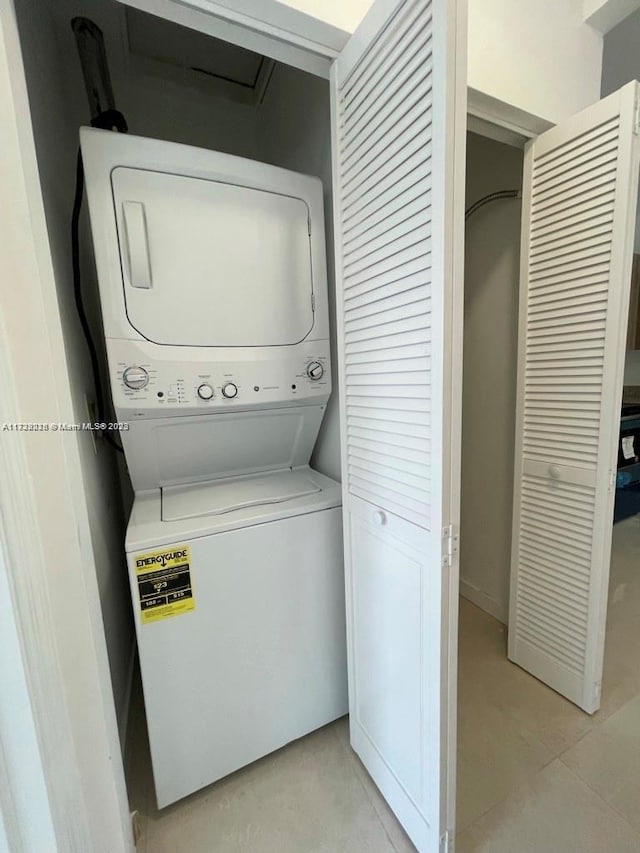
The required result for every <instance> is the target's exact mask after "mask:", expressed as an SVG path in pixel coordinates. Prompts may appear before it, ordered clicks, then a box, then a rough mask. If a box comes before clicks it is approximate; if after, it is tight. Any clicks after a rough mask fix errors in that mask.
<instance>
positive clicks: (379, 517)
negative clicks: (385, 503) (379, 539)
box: [371, 509, 387, 527]
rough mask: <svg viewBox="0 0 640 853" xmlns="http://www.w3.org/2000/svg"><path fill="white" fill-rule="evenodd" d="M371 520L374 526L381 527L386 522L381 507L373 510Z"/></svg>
mask: <svg viewBox="0 0 640 853" xmlns="http://www.w3.org/2000/svg"><path fill="white" fill-rule="evenodd" d="M371 521H373V523H374V524H375V525H376V527H382V526H383V525H385V524H386V523H387V516H386V513H384V512H383V511H382V510H381V509H377V510H375V512H373V513H371Z"/></svg>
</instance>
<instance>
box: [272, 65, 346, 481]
mask: <svg viewBox="0 0 640 853" xmlns="http://www.w3.org/2000/svg"><path fill="white" fill-rule="evenodd" d="M330 143H331V140H330V114H329V84H328V83H327V81H326V80H321V79H320V78H319V77H314V76H313V75H311V74H306V73H305V72H303V71H298V70H296V69H293V68H288V67H286V66H282V65H278V66H276V70H275V71H274V74H273V77H272V79H271V82H270V84H269V88H268V90H267V93H266V97H265V100H264V103H263V105H262V108H261V110H260V113H259V124H258V150H257V153H258V157H259V159H260V160H264V161H265V162H267V163H273V164H274V165H277V166H283V167H284V168H286V169H293V170H294V171H297V172H304V173H305V174H307V175H315V176H316V177H318V178H321V180H322V183H323V185H324V202H325V204H324V211H325V228H326V232H327V272H328V279H329V319H330V324H331V358H332V364H331V367H332V382H333V393H332V396H331V399H330V400H329V405H328V408H327V413H326V415H325V419H324V422H323V425H322V429H321V431H320V435H319V436H318V441H317V443H316V448H315V452H314V454H313V457H312V460H311V463H312V465H313V466H314V468H317V469H318V470H319V471H321V472H322V473H323V474H326V475H327V476H329V477H333V478H334V479H336V480H340V422H339V403H338V379H337V353H336V334H335V276H334V262H333V214H332V195H331V144H330Z"/></svg>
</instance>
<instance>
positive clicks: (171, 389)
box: [107, 340, 331, 419]
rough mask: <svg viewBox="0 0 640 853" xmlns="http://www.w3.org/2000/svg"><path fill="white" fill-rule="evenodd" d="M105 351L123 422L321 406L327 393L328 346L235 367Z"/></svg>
mask: <svg viewBox="0 0 640 853" xmlns="http://www.w3.org/2000/svg"><path fill="white" fill-rule="evenodd" d="M107 347H108V351H109V365H110V374H111V375H110V380H111V390H112V395H113V400H114V404H115V407H116V410H117V412H119V413H120V416H121V417H122V418H126V419H129V418H153V417H167V416H171V415H177V414H190V415H192V414H199V413H201V412H202V413H204V412H205V411H213V412H215V411H222V410H224V409H229V408H232V409H240V408H242V409H249V408H251V409H253V408H261V407H268V406H274V405H287V404H296V403H305V402H314V403H322V402H326V400H327V399H328V397H329V395H330V393H331V370H330V361H329V345H328V342H327V341H316V342H310V343H309V344H308V345H306V346H305V348H304V351H303V352H301V348H300V347H299V346H298V347H296V349H295V352H294V353H287V352H286V351H283V353H282V355H281V356H280V357H274V356H273V355H272V354H270V355H269V357H267V358H260V357H258V356H257V357H256V358H255V359H253V360H251V359H250V360H244V361H237V362H236V361H230V360H218V361H211V362H202V361H196V360H195V359H193V360H189V359H188V358H185V360H182V361H178V360H176V361H168V360H166V359H159V358H154V357H153V354H150V353H149V351H148V349H149V348H146V347H145V346H141V345H140V344H138V343H137V342H135V341H126V340H109V341H108V342H107ZM174 349H178V348H174ZM283 349H284V348H283ZM163 350H164V352H166V348H163ZM226 352H228V350H227V351H226ZM163 354H164V353H163Z"/></svg>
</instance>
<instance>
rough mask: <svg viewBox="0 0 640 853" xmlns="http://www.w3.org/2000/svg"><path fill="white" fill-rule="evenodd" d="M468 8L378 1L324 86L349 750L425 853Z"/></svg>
mask: <svg viewBox="0 0 640 853" xmlns="http://www.w3.org/2000/svg"><path fill="white" fill-rule="evenodd" d="M463 8H464V4H463V3H461V2H460V3H458V2H457V0H456V2H447V0H405V1H404V2H401V0H378V2H376V3H374V5H373V7H372V8H371V10H370V12H369V14H368V15H367V17H366V18H365V19H364V21H363V22H362V25H361V27H359V28H358V30H357V31H356V33H354V35H353V37H352V39H351V40H350V42H349V43H348V44H347V46H346V48H345V50H344V52H343V53H342V54H341V56H340V57H339V58H338V60H337V62H336V64H335V65H334V68H333V71H332V120H333V141H334V200H335V221H336V227H337V233H336V254H337V258H336V260H337V264H336V266H337V277H338V328H339V356H340V358H339V361H340V372H341V377H340V378H341V389H342V399H341V406H342V412H341V414H342V447H343V477H344V483H343V489H344V492H343V512H344V529H345V561H346V577H347V610H348V613H347V622H348V648H349V670H350V710H351V743H352V746H353V748H354V749H355V751H356V752H357V753H358V755H359V756H360V758H361V759H362V761H363V762H364V764H365V766H366V768H367V769H368V771H369V772H370V774H371V775H372V777H373V779H374V781H375V782H376V785H377V786H378V787H379V789H380V790H381V791H382V793H383V795H384V796H385V798H386V799H387V801H388V802H389V804H390V805H391V807H392V809H393V810H394V811H395V813H396V815H397V816H398V818H399V819H400V821H401V822H402V824H403V825H404V827H405V828H406V830H407V832H408V833H409V835H410V836H411V838H412V840H413V842H414V843H415V844H416V846H417V847H418V849H419V850H421V851H428V853H435V851H437V850H439V849H440V848H441V845H442V844H443V843H444V840H445V838H446V833H447V830H450V831H452V830H453V820H454V817H453V807H454V796H453V790H454V785H453V782H454V776H455V773H454V770H455V767H454V765H455V748H454V743H455V712H454V700H455V678H456V676H455V645H456V638H455V630H456V625H457V619H456V614H457V596H456V595H455V594H454V593H453V592H452V590H454V589H455V588H456V584H457V562H456V560H455V559H450V558H449V556H448V552H447V549H448V544H447V543H448V539H447V537H445V539H444V540H443V531H444V530H446V531H447V534H448V531H449V529H450V526H451V525H453V526H454V527H455V526H456V525H457V523H458V517H459V507H458V502H459V470H458V464H459V463H458V458H459V440H460V422H459V397H460V387H461V365H460V359H459V341H460V334H459V333H460V322H459V317H460V313H461V312H460V307H461V300H460V294H461V286H462V277H461V274H460V273H461V268H459V267H457V263H458V260H457V259H458V258H459V259H461V258H462V256H463V251H462V241H463V232H462V223H463V217H462V208H463V201H464V196H463V170H464V158H463V153H464V141H465V103H464V94H465V91H466V78H465V75H464V71H465V69H464V63H462V64H461V63H460V61H459V59H460V57H461V56H464V55H465V50H466V47H465V44H464V36H465V35H466V32H465V31H466V21H464V20H462V16H461V14H460V10H461V9H463ZM461 179H462V180H461ZM456 252H458V253H459V254H458V255H456Z"/></svg>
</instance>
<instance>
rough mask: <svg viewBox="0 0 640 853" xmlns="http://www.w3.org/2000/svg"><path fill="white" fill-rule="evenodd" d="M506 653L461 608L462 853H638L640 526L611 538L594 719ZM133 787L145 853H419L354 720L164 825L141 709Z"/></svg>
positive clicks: (231, 780) (132, 750) (482, 618)
mask: <svg viewBox="0 0 640 853" xmlns="http://www.w3.org/2000/svg"><path fill="white" fill-rule="evenodd" d="M505 648H506V631H505V628H504V626H503V625H501V624H500V623H499V622H497V621H496V620H495V619H493V618H491V617H490V616H488V615H487V614H485V613H484V612H483V611H481V610H479V609H478V608H476V607H475V606H474V605H472V604H470V603H469V602H467V601H465V600H462V601H461V609H460V679H459V684H460V689H459V726H458V741H459V754H458V759H459V760H458V839H457V850H458V853H560V851H561V853H605V852H606V853H639V851H640V516H636V517H635V518H631V519H628V520H627V521H625V522H622V523H621V524H618V525H616V526H615V528H614V548H613V560H612V575H611V584H610V597H609V620H608V626H607V647H606V655H605V677H604V686H603V703H602V709H601V710H600V711H599V712H598V714H596V715H595V716H594V717H589V716H587V715H586V714H583V713H582V712H581V711H579V710H578V709H577V708H575V707H574V706H573V705H572V704H571V703H569V702H567V701H565V700H564V699H562V698H561V697H560V696H558V695H557V694H556V693H554V692H553V691H552V690H550V689H549V688H547V687H545V686H544V685H543V684H541V683H540V682H538V681H536V679H534V678H532V677H531V676H529V675H527V673H525V672H523V671H522V670H520V669H519V668H518V667H516V666H513V665H512V664H510V663H509V662H508V661H507V659H506V654H505ZM127 777H128V782H129V792H130V800H131V806H132V808H135V809H138V811H139V814H140V829H141V838H140V842H139V845H138V850H139V851H140V853H365V851H367V853H393V851H401V852H402V853H404V851H412V850H413V849H414V848H413V846H412V845H411V843H410V842H409V840H408V839H407V836H406V835H405V833H404V832H403V830H402V828H401V827H400V826H399V825H398V823H397V821H396V820H395V818H394V817H393V815H392V814H391V812H390V811H389V808H388V807H387V805H386V803H385V802H384V800H383V799H382V798H381V797H380V795H379V793H378V791H377V789H376V788H375V786H374V785H373V783H372V782H371V780H370V779H369V777H368V775H367V774H366V772H365V771H364V769H363V767H362V765H361V764H360V762H359V760H358V759H357V758H356V756H355V755H354V754H353V752H352V751H351V750H350V748H349V742H348V723H347V720H346V718H345V719H342V720H339V721H338V722H337V723H334V724H333V725H330V726H327V727H326V728H324V729H321V730H320V731H318V732H315V733H314V734H312V735H310V736H309V737H307V738H304V739H303V740H301V741H298V742H296V743H294V744H291V745H289V746H287V747H285V748H284V749H282V750H280V751H279V752H277V753H275V754H273V755H271V756H268V757H267V758H264V759H263V760H261V761H258V762H256V763H255V764H253V765H251V766H250V767H248V768H245V769H243V770H240V771H239V772H238V773H235V774H233V775H232V776H230V777H228V778H227V779H224V780H222V781H221V782H219V783H217V784H215V785H212V786H210V787H209V788H206V789H205V790H203V791H200V792H198V793H197V794H194V795H193V796H191V797H189V798H187V799H186V800H183V801H182V802H180V803H178V804H176V805H175V806H170V807H169V808H167V809H164V810H163V811H162V812H158V811H157V809H156V808H155V804H154V803H155V798H154V794H153V785H152V779H151V770H150V762H149V753H148V742H147V734H146V725H145V720H144V710H143V706H142V701H141V699H140V697H139V696H138V697H136V699H135V700H134V703H133V707H132V716H131V721H130V739H129V749H128V760H127Z"/></svg>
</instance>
